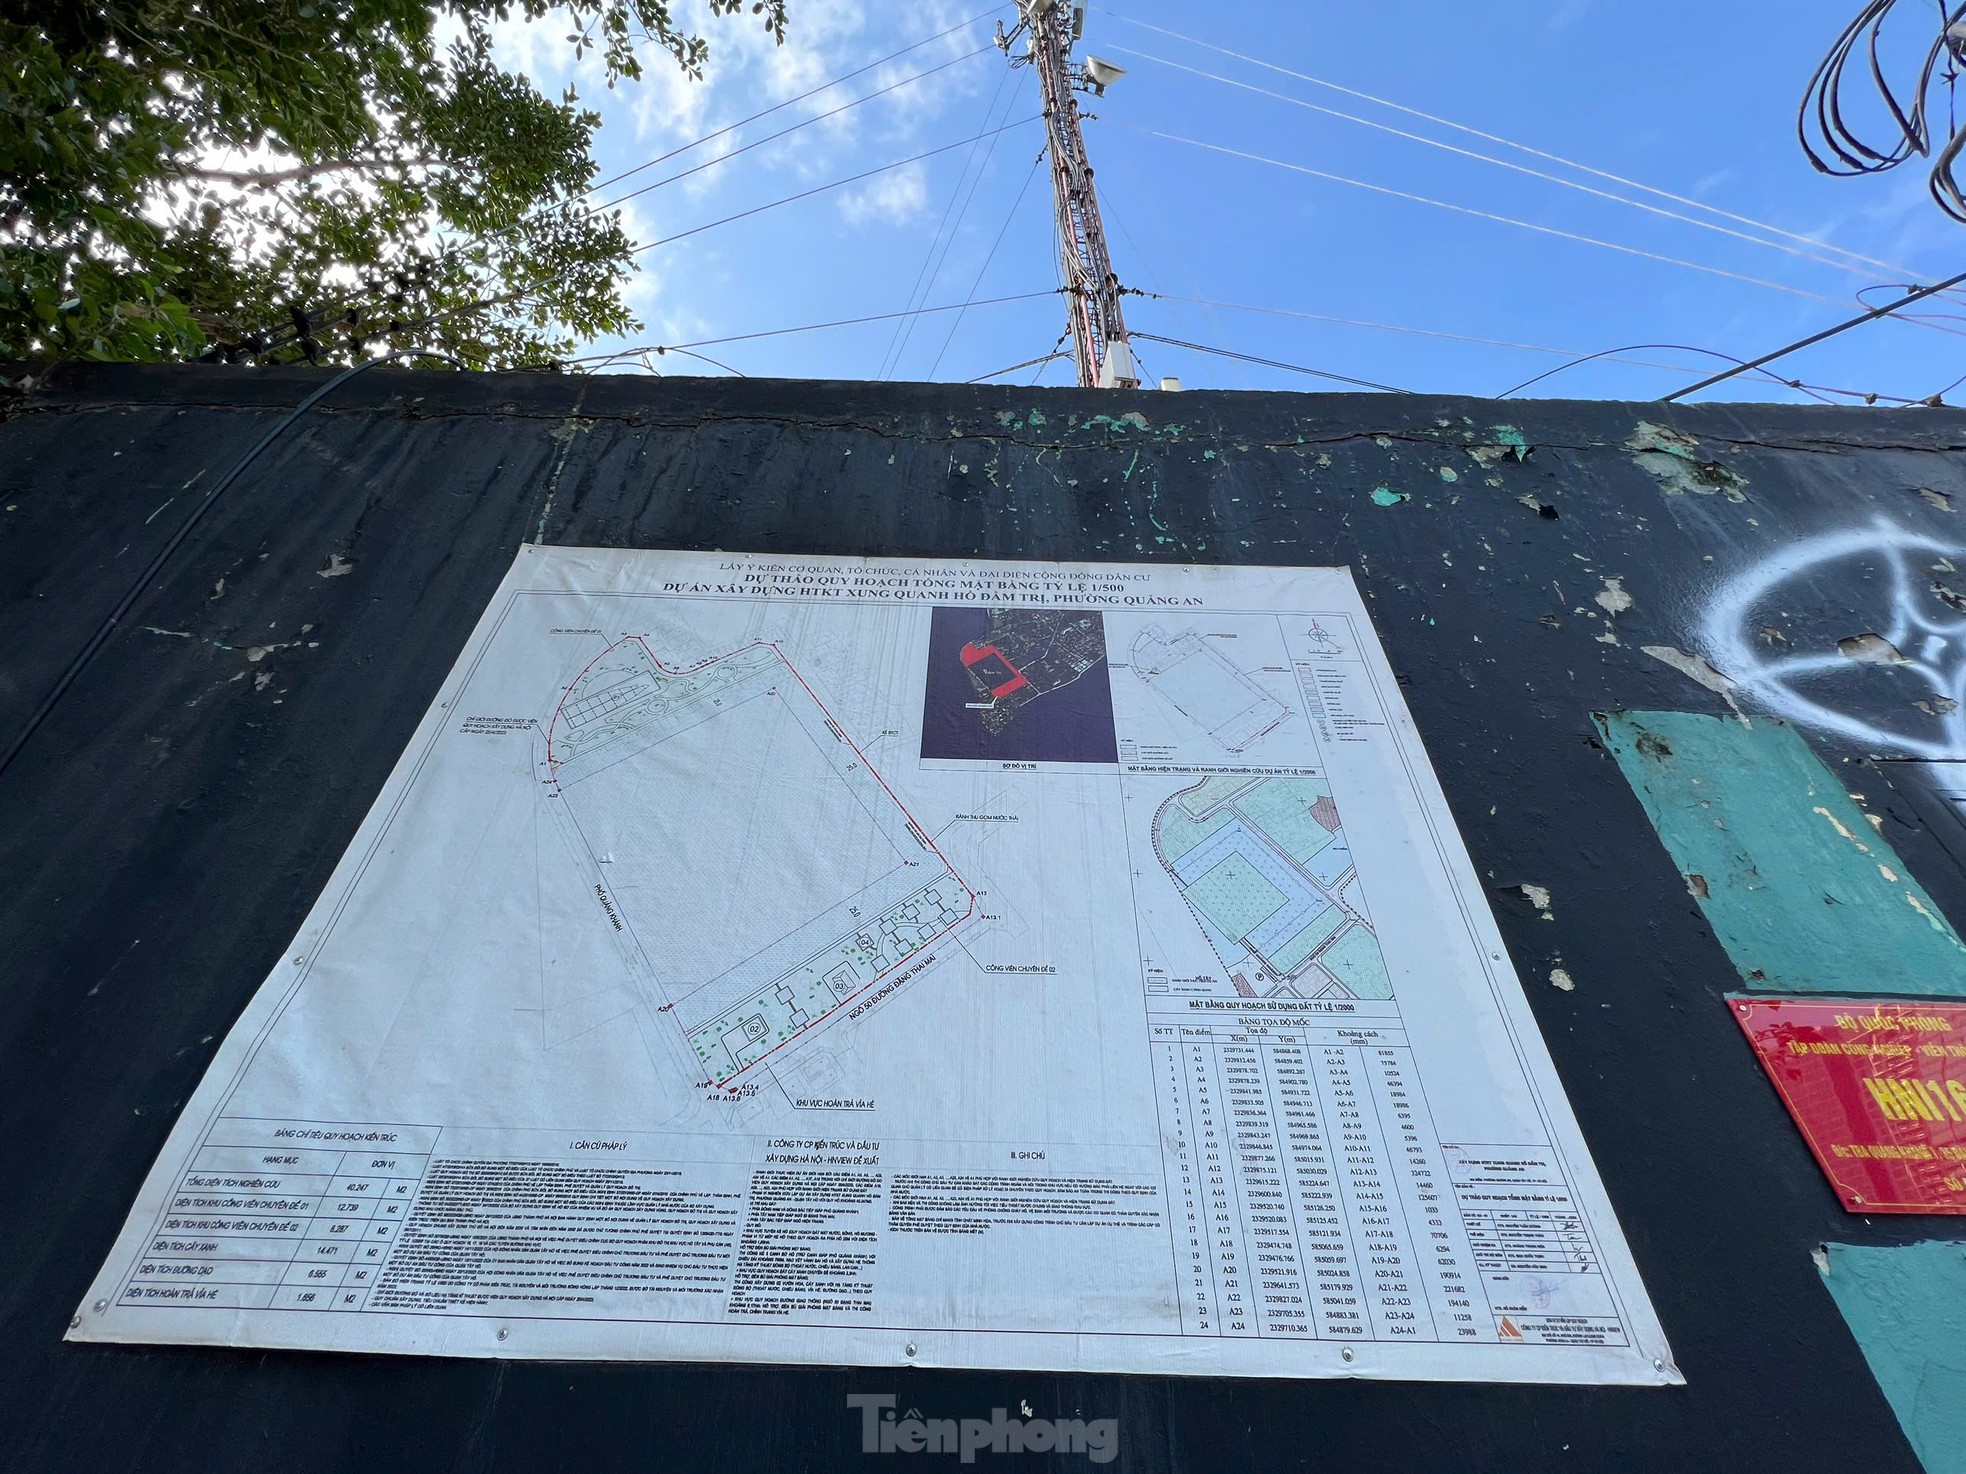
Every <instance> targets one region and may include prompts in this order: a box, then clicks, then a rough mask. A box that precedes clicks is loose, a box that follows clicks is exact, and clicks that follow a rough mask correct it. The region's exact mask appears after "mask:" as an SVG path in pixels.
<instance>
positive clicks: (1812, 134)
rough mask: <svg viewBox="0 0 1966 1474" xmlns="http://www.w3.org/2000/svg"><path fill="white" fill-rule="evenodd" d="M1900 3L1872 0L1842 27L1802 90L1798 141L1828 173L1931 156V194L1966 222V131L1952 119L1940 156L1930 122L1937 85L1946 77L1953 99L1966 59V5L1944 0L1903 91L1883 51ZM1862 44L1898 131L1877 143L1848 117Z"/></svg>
mask: <svg viewBox="0 0 1966 1474" xmlns="http://www.w3.org/2000/svg"><path fill="white" fill-rule="evenodd" d="M1897 4H1898V0H1869V3H1867V4H1866V5H1864V6H1863V7H1862V8H1861V9H1860V10H1858V12H1857V16H1856V18H1855V19H1854V20H1852V21H1851V22H1850V24H1849V25H1847V26H1845V27H1844V29H1843V33H1842V34H1841V35H1840V36H1838V37H1837V39H1836V41H1835V43H1834V44H1833V45H1832V46H1831V47H1830V49H1829V52H1828V54H1827V55H1826V56H1825V57H1824V58H1823V60H1822V61H1821V62H1819V63H1818V64H1817V66H1816V70H1815V71H1814V72H1813V73H1812V74H1811V75H1810V78H1809V85H1808V86H1807V87H1806V88H1805V89H1804V90H1803V94H1802V104H1801V106H1800V107H1799V108H1798V109H1797V111H1796V118H1795V136H1796V140H1797V141H1798V142H1799V143H1800V144H1801V145H1802V152H1803V154H1804V155H1805V156H1806V157H1807V158H1808V160H1809V162H1810V164H1811V165H1812V166H1813V167H1814V168H1815V169H1816V170H1817V172H1819V173H1822V174H1840V175H1854V174H1881V173H1883V172H1884V171H1886V170H1888V169H1895V168H1897V167H1898V165H1900V164H1902V163H1905V162H1906V161H1907V160H1909V159H1910V158H1911V157H1912V155H1914V154H1916V155H1918V156H1919V157H1921V158H1931V159H1932V165H1931V169H1930V172H1929V173H1928V175H1927V176H1926V190H1927V192H1928V193H1929V194H1930V195H1931V196H1932V199H1933V201H1934V202H1935V203H1936V204H1937V205H1938V206H1939V208H1940V209H1942V210H1944V211H1945V212H1946V214H1948V215H1950V216H1951V217H1952V218H1953V219H1954V220H1958V221H1961V222H1966V190H1962V187H1961V185H1960V182H1959V179H1958V177H1957V175H1956V173H1955V172H1954V171H1955V168H1956V166H1957V164H1958V160H1959V155H1960V151H1961V149H1962V148H1966V134H1962V133H1961V132H1960V131H1959V130H1958V128H1957V127H1956V126H1954V123H1953V120H1952V119H1951V118H1950V117H1948V119H1947V128H1946V133H1947V137H1946V141H1945V143H1944V144H1942V145H1941V146H1940V147H1939V149H1938V152H1937V155H1936V157H1935V156H1934V155H1933V130H1932V125H1931V123H1930V121H1929V120H1928V118H1927V116H1926V109H1927V102H1928V99H1929V97H1930V95H1931V91H1932V87H1933V85H1934V84H1935V83H1936V82H1938V81H1940V80H1944V82H1945V83H1946V87H1947V95H1948V106H1949V105H1950V95H1951V88H1952V84H1953V82H1954V81H1955V80H1956V78H1957V75H1958V63H1959V62H1960V61H1961V60H1962V59H1966V28H1962V27H1961V25H1960V22H1961V20H1962V18H1966V4H1960V5H1955V6H1950V7H1949V6H1948V5H1947V4H1946V3H1945V0H1939V3H1938V4H1937V11H1938V34H1937V35H1936V36H1934V37H1933V39H1932V42H1931V44H1930V45H1929V46H1928V47H1926V48H1925V54H1924V59H1923V61H1921V62H1920V63H1919V64H1918V65H1917V66H1916V68H1914V69H1912V70H1911V72H1910V87H1909V89H1908V90H1907V91H1906V92H1905V93H1904V94H1903V95H1902V96H1900V94H1899V92H1898V91H1897V89H1895V88H1894V87H1893V86H1892V85H1891V80H1890V78H1889V77H1887V76H1886V75H1885V71H1886V68H1885V63H1884V59H1883V56H1882V55H1881V54H1880V52H1881V49H1882V48H1883V47H1884V44H1885V43H1884V25H1885V22H1886V21H1887V20H1888V19H1889V18H1890V15H1891V12H1892V10H1893V9H1894V8H1896V6H1897ZM1920 8H1921V9H1922V8H1923V7H1922V4H1921V7H1920ZM1860 46H1861V47H1862V48H1863V50H1864V53H1865V56H1866V59H1867V61H1868V63H1869V66H1868V68H1867V70H1868V71H1869V74H1870V84H1871V87H1872V88H1873V89H1875V91H1876V94H1877V97H1878V100H1880V101H1881V102H1882V103H1883V104H1884V110H1885V111H1886V112H1887V113H1888V114H1889V115H1890V122H1891V131H1893V132H1895V134H1896V136H1895V137H1893V138H1890V139H1888V140H1887V141H1884V142H1882V143H1881V144H1878V145H1875V146H1874V145H1873V143H1872V142H1871V139H1870V138H1867V137H1865V136H1863V135H1860V134H1859V133H1858V132H1857V130H1856V129H1855V128H1854V127H1853V126H1852V125H1851V124H1850V122H1849V121H1848V119H1847V118H1846V117H1845V116H1844V108H1843V103H1844V94H1845V91H1846V87H1847V82H1846V76H1845V74H1846V69H1847V68H1848V67H1849V65H1850V58H1851V56H1852V55H1853V54H1855V53H1856V51H1857V50H1858V48H1859V47H1860ZM1942 65H1943V72H1942V71H1941V66H1942ZM1872 137H1875V135H1872Z"/></svg>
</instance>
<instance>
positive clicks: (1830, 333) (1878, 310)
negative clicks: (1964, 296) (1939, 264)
mask: <svg viewBox="0 0 1966 1474" xmlns="http://www.w3.org/2000/svg"><path fill="white" fill-rule="evenodd" d="M1963 136H1966V135H1963ZM1961 282H1966V271H1962V272H1960V273H1959V275H1957V276H1949V277H1947V278H1946V279H1945V280H1944V281H1942V282H1938V283H1935V284H1934V285H1932V286H1929V287H1921V288H1919V289H1918V290H1917V291H1915V292H1912V293H1909V294H1907V295H1906V296H1903V297H1900V298H1899V299H1898V300H1897V301H1895V302H1891V303H1887V304H1886V305H1885V306H1883V307H1873V308H1872V309H1871V310H1870V311H1869V312H1866V313H1864V314H1863V315H1862V316H1860V317H1853V318H1850V319H1849V320H1847V321H1845V322H1840V323H1838V324H1837V325H1836V326H1835V327H1833V328H1824V329H1823V330H1822V331H1821V332H1820V333H1811V334H1810V335H1809V336H1808V337H1806V338H1799V339H1797V340H1796V341H1795V342H1793V343H1790V344H1789V345H1788V346H1787V347H1784V348H1777V349H1776V350H1775V351H1774V352H1773V353H1764V354H1762V355H1761V357H1759V358H1755V359H1750V360H1749V361H1748V362H1746V363H1744V364H1742V365H1740V366H1739V367H1738V368H1731V369H1729V370H1727V372H1726V373H1724V374H1715V375H1714V376H1713V377H1712V378H1709V379H1702V380H1700V382H1699V383H1697V384H1688V385H1687V386H1686V387H1685V388H1684V389H1675V390H1674V391H1673V392H1672V393H1670V394H1666V395H1662V396H1661V400H1660V402H1661V403H1666V404H1670V403H1671V402H1672V401H1673V400H1675V399H1684V398H1685V397H1686V396H1687V395H1689V394H1697V393H1698V392H1699V391H1700V390H1702V389H1711V388H1712V387H1713V386H1714V385H1715V384H1719V383H1722V382H1724V381H1725V380H1728V379H1731V378H1733V377H1734V376H1735V375H1736V374H1740V373H1745V372H1746V371H1747V370H1748V369H1755V368H1760V367H1761V366H1762V365H1763V364H1764V363H1773V362H1774V361H1775V360H1776V359H1778V358H1786V357H1787V356H1788V355H1789V354H1791V353H1794V352H1796V351H1797V350H1799V349H1803V348H1807V347H1809V346H1811V345H1812V344H1815V343H1820V342H1822V341H1823V339H1825V338H1834V337H1835V336H1836V335H1837V334H1838V333H1844V332H1848V331H1849V330H1850V329H1851V328H1855V327H1862V326H1863V325H1864V324H1865V323H1867V322H1875V321H1877V319H1878V318H1880V317H1889V316H1890V315H1891V314H1892V313H1894V312H1896V311H1897V310H1898V309H1899V308H1901V307H1909V306H1910V305H1911V304H1912V303H1914V302H1917V301H1921V300H1922V299H1924V298H1926V297H1930V296H1934V295H1936V294H1937V293H1939V292H1943V291H1945V290H1947V289H1948V288H1950V287H1956V286H1958V285H1959V284H1960V283H1961Z"/></svg>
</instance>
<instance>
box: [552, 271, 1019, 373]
mask: <svg viewBox="0 0 1966 1474" xmlns="http://www.w3.org/2000/svg"><path fill="white" fill-rule="evenodd" d="M1056 295H1057V293H1056V292H1055V291H1043V292H1013V293H1011V294H1010V295H1009V296H1005V297H984V298H982V299H980V300H978V301H974V302H947V303H944V304H943V305H942V306H940V307H911V308H909V309H907V310H906V311H904V312H875V313H870V314H868V315H867V316H866V317H842V318H838V319H835V320H834V321H832V322H809V323H804V324H801V325H800V326H798V327H794V328H769V329H766V330H764V331H762V332H755V333H732V334H730V335H728V336H726V337H722V338H697V339H695V340H693V341H691V342H688V343H644V344H642V345H641V346H639V347H635V348H622V349H618V350H616V351H614V352H611V353H590V354H587V355H585V356H584V357H580V358H563V359H561V360H559V361H560V362H561V363H563V364H576V363H600V362H606V361H609V360H612V359H617V358H632V357H633V356H634V355H636V354H638V353H680V352H682V351H684V350H685V349H690V348H715V347H717V346H718V345H719V344H722V343H750V342H754V341H756V340H757V339H759V338H782V337H785V336H786V335H787V334H789V333H816V332H819V331H821V330H822V329H825V328H851V327H859V326H860V325H861V324H863V323H870V322H892V321H894V319H896V318H897V317H920V316H923V315H925V314H929V313H936V312H961V311H963V310H964V309H966V308H970V307H995V306H997V305H999V304H1000V303H1004V302H1034V301H1036V300H1037V299H1038V298H1040V297H1053V296H1056ZM733 372H735V370H733Z"/></svg>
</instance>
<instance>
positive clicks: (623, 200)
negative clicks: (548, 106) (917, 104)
mask: <svg viewBox="0 0 1966 1474" xmlns="http://www.w3.org/2000/svg"><path fill="white" fill-rule="evenodd" d="M992 50H995V48H994V47H992V46H979V47H977V48H976V49H975V50H974V51H965V52H964V53H963V54H962V55H961V56H955V57H951V58H950V59H949V60H948V61H945V62H942V63H940V64H939V65H937V66H932V67H930V68H929V69H928V70H927V71H922V72H916V73H915V74H914V75H913V76H912V77H903V78H902V79H901V80H900V81H899V82H890V83H888V85H887V86H885V87H883V88H881V89H880V90H879V91H876V92H868V93H865V94H863V95H862V96H859V97H856V98H854V99H852V100H851V101H849V102H843V103H841V104H840V105H839V106H838V107H836V108H832V109H830V110H829V111H827V112H823V113H815V114H814V115H813V116H812V117H810V118H807V119H805V120H804V121H802V122H798V123H793V124H792V125H791V126H789V127H786V128H780V129H779V130H778V131H777V132H776V133H767V134H766V135H765V136H764V137H763V138H757V139H753V140H752V141H751V142H750V143H747V144H744V145H743V146H742V147H739V148H734V149H732V150H731V151H730V152H729V153H727V154H718V155H717V157H716V158H714V159H706V160H704V161H703V162H702V163H700V164H692V165H691V166H690V167H689V168H687V169H684V170H681V171H680V172H678V173H675V174H671V175H669V176H668V177H666V178H663V179H658V180H656V181H655V183H653V184H644V185H643V186H642V187H641V188H640V189H631V190H629V191H628V193H627V194H625V195H622V196H620V197H619V198H617V199H612V200H609V201H608V202H607V203H606V204H605V205H596V206H595V207H594V208H593V209H591V210H589V211H587V212H586V213H585V214H584V215H583V216H582V217H581V218H583V219H592V218H593V217H594V216H596V215H599V214H603V213H604V212H606V211H608V210H613V209H617V208H618V207H620V206H622V205H625V204H627V203H628V202H629V201H630V200H633V199H639V198H640V197H641V196H643V195H645V194H648V193H650V192H651V191H653V190H658V189H661V188H662V187H663V186H664V185H667V184H674V183H675V182H676V181H677V180H679V179H687V178H689V177H690V175H692V174H700V173H702V172H703V171H704V170H705V169H714V168H716V167H717V166H718V165H719V164H722V163H726V162H728V161H729V160H731V159H734V158H736V157H737V156H738V155H739V154H747V153H749V152H750V151H751V150H752V149H754V148H763V147H764V146H765V145H766V144H767V143H776V142H777V141H778V140H779V139H781V138H783V137H785V136H786V135H787V134H790V133H797V132H798V131H799V130H800V129H801V128H810V127H811V126H812V125H813V124H814V123H823V122H825V121H826V120H827V119H828V118H836V117H838V116H839V115H840V114H841V113H844V112H848V111H851V110H852V109H854V108H857V107H859V106H860V105H861V104H862V103H863V102H872V101H873V100H874V99H875V98H877V97H885V96H887V94H888V93H890V92H895V91H898V90H899V89H901V88H903V87H908V86H912V85H913V84H914V83H916V82H919V81H921V80H922V79H923V78H924V77H932V76H934V75H935V74H936V73H937V72H946V71H947V70H948V69H949V68H950V67H953V66H960V65H961V64H962V63H963V62H966V61H968V60H970V59H971V58H972V57H977V56H981V55H982V54H983V53H984V52H986V51H992Z"/></svg>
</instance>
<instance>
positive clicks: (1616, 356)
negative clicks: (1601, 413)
mask: <svg viewBox="0 0 1966 1474" xmlns="http://www.w3.org/2000/svg"><path fill="white" fill-rule="evenodd" d="M1141 295H1142V296H1144V297H1147V298H1150V299H1154V300H1160V301H1168V302H1191V303H1193V304H1194V305H1195V306H1197V307H1215V308H1221V309H1223V310H1224V311H1228V312H1257V313H1263V314H1265V315H1267V316H1271V317H1292V318H1299V319H1302V320H1304V321H1307V322H1324V323H1334V324H1337V325H1338V326H1340V327H1351V328H1374V329H1377V330H1378V331H1380V332H1387V333H1411V334H1413V335H1415V336H1418V337H1422V338H1444V339H1446V340H1447V341H1449V342H1454V343H1474V344H1479V345H1480V346H1482V347H1487V348H1512V349H1515V350H1517V351H1519V352H1523V353H1551V354H1556V355H1558V356H1559V357H1565V358H1568V359H1569V360H1570V362H1568V363H1565V364H1563V365H1561V366H1559V367H1557V368H1554V369H1551V370H1550V371H1549V373H1547V374H1538V375H1537V376H1536V377H1535V378H1533V379H1530V380H1527V381H1526V382H1524V383H1521V384H1518V385H1516V386H1515V388H1513V389H1510V390H1507V391H1505V392H1504V393H1502V394H1499V395H1497V396H1496V398H1498V399H1507V398H1508V397H1509V396H1510V395H1511V394H1519V393H1521V392H1522V391H1523V390H1524V389H1527V388H1528V387H1529V386H1530V385H1531V384H1537V383H1540V382H1542V380H1544V379H1546V378H1548V377H1549V376H1550V374H1559V373H1562V372H1564V370H1566V369H1571V368H1575V367H1577V366H1578V365H1579V364H1584V363H1590V362H1593V361H1596V360H1600V359H1602V360H1605V361H1608V362H1611V363H1622V364H1627V365H1630V366H1631V367H1633V368H1649V369H1660V370H1663V371H1664V372H1667V373H1675V374H1676V373H1682V372H1684V370H1683V369H1682V367H1681V366H1680V365H1679V364H1676V363H1655V362H1654V361H1652V360H1651V359H1649V358H1626V357H1623V356H1622V355H1624V354H1626V353H1634V352H1639V351H1642V350H1644V349H1648V348H1662V349H1670V350H1672V351H1674V352H1681V353H1703V354H1707V355H1708V356H1710V357H1713V358H1724V359H1726V360H1727V361H1728V362H1729V363H1741V362H1744V360H1742V359H1739V358H1736V357H1734V356H1733V355H1732V354H1730V353H1722V352H1720V351H1719V350H1718V349H1716V348H1700V347H1696V346H1694V345H1693V344H1691V343H1631V344H1626V345H1625V346H1624V347H1621V348H1606V349H1603V350H1601V351H1599V352H1597V353H1579V352H1577V351H1576V350H1575V349H1572V348H1552V347H1550V346H1549V345H1548V344H1545V343H1516V342H1512V341H1510V340H1509V339H1506V338H1482V337H1477V336H1475V335H1473V334H1470V333H1450V332H1444V331H1442V330H1440V329H1438V328H1415V327H1407V326H1404V325H1402V324H1398V323H1389V322H1370V321H1367V320H1365V319H1363V318H1356V317H1333V316H1331V315H1329V314H1327V313H1322V312H1297V311H1293V310H1291V309H1290V308H1286V307H1256V306H1252V305H1250V304H1249V303H1247V302H1219V301H1216V300H1214V299H1213V298H1209V297H1183V296H1177V295H1175V294H1174V293H1171V292H1143V293H1142V294H1141ZM1759 372H1761V373H1762V374H1763V377H1765V378H1767V379H1769V380H1770V381H1772V382H1774V383H1777V384H1780V385H1782V386H1783V387H1784V388H1788V389H1798V390H1801V391H1802V392H1803V393H1805V394H1808V393H1813V394H1816V395H1818V396H1820V395H1824V394H1840V395H1842V396H1844V397H1845V398H1846V399H1861V400H1865V401H1867V402H1870V401H1876V400H1879V399H1887V400H1891V401H1893V402H1894V403H1898V404H1923V403H1924V402H1925V401H1924V400H1922V399H1907V398H1905V397H1903V396H1901V395H1896V394H1881V393H1875V392H1871V391H1866V390H1862V389H1839V388H1836V387H1835V386H1833V385H1829V384H1805V383H1803V382H1802V381H1801V380H1799V379H1784V378H1782V377H1781V376H1780V375H1779V374H1772V373H1767V372H1766V371H1765V370H1760V371H1759ZM1961 382H1966V380H1962V381H1961ZM1941 392H1944V391H1941Z"/></svg>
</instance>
